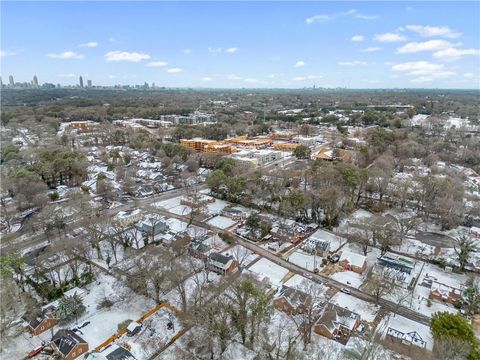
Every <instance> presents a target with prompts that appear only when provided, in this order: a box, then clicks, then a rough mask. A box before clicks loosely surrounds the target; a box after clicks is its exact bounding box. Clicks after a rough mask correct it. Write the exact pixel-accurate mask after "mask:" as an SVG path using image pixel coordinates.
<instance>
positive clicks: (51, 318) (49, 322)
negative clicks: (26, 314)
mask: <svg viewBox="0 0 480 360" xmlns="http://www.w3.org/2000/svg"><path fill="white" fill-rule="evenodd" d="M56 324H57V319H56V318H55V307H53V306H49V307H47V308H45V309H43V310H42V311H40V312H39V313H37V315H36V316H35V319H33V320H30V321H29V323H28V330H29V331H30V332H31V333H32V335H39V334H41V333H43V332H44V331H47V330H48V329H51V328H53V327H54V326H55V325H56Z"/></svg>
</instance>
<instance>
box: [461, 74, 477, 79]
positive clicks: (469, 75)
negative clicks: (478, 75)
mask: <svg viewBox="0 0 480 360" xmlns="http://www.w3.org/2000/svg"><path fill="white" fill-rule="evenodd" d="M463 76H464V77H466V78H474V77H475V74H474V73H465V74H463Z"/></svg>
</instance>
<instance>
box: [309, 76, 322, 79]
mask: <svg viewBox="0 0 480 360" xmlns="http://www.w3.org/2000/svg"><path fill="white" fill-rule="evenodd" d="M322 77H323V76H322V75H308V76H307V78H308V79H321V78H322Z"/></svg>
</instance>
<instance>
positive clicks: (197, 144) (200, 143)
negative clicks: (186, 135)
mask: <svg viewBox="0 0 480 360" xmlns="http://www.w3.org/2000/svg"><path fill="white" fill-rule="evenodd" d="M180 144H181V145H183V146H185V147H188V148H190V149H193V150H195V151H197V152H205V146H208V145H219V144H220V143H219V142H218V141H215V140H207V139H202V138H193V139H181V140H180Z"/></svg>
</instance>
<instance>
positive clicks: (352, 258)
mask: <svg viewBox="0 0 480 360" xmlns="http://www.w3.org/2000/svg"><path fill="white" fill-rule="evenodd" d="M343 260H345V261H347V262H348V263H349V264H350V265H353V266H358V267H363V264H364V263H365V261H366V260H367V257H366V256H363V255H360V254H357V253H353V252H350V251H347V250H343V251H342V254H341V255H340V260H339V261H343Z"/></svg>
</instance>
